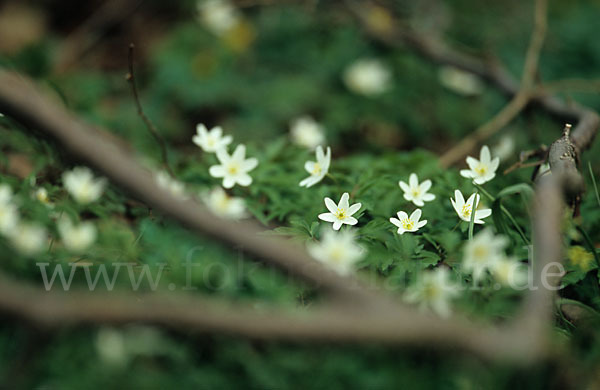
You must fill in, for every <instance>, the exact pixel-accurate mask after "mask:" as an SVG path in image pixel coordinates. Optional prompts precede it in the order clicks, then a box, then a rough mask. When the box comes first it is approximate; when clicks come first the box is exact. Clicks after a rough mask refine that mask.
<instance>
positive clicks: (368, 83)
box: [343, 58, 392, 96]
mask: <svg viewBox="0 0 600 390" xmlns="http://www.w3.org/2000/svg"><path fill="white" fill-rule="evenodd" d="M343 78H344V82H345V83H346V86H347V87H348V88H349V89H350V90H352V91H353V92H356V93H358V94H362V95H365V96H375V95H379V94H381V93H383V92H385V91H386V90H388V89H389V87H390V84H391V82H392V74H391V72H390V70H389V68H388V67H387V66H385V65H384V64H383V63H382V62H381V61H379V60H376V59H372V58H365V59H360V60H357V61H355V62H354V63H352V64H351V65H350V66H349V67H348V68H347V69H346V70H345V72H344V76H343Z"/></svg>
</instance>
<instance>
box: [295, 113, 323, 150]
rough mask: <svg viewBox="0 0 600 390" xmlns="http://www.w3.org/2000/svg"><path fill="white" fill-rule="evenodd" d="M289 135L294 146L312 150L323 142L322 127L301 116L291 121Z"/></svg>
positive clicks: (310, 118)
mask: <svg viewBox="0 0 600 390" xmlns="http://www.w3.org/2000/svg"><path fill="white" fill-rule="evenodd" d="M290 134H291V136H292V141H294V143H295V144H297V145H300V146H304V147H306V148H309V149H314V148H316V147H317V146H319V145H322V144H323V143H324V142H325V133H324V131H323V126H322V125H321V124H320V123H318V122H316V121H315V120H314V119H313V118H312V117H310V116H301V117H299V118H296V119H294V120H293V121H292V123H291V125H290Z"/></svg>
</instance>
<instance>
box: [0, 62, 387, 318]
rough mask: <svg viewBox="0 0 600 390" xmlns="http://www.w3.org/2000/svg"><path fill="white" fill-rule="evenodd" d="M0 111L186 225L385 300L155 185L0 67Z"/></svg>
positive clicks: (245, 225) (348, 290) (335, 285)
mask: <svg viewBox="0 0 600 390" xmlns="http://www.w3.org/2000/svg"><path fill="white" fill-rule="evenodd" d="M0 112H3V113H5V114H6V115H9V116H11V117H13V118H15V119H17V120H18V121H20V122H21V123H23V124H25V125H27V126H30V127H31V128H33V129H35V130H38V131H41V132H42V133H45V134H47V135H48V136H50V137H52V138H54V139H56V140H57V141H58V142H59V143H60V144H61V145H62V146H63V147H64V148H65V149H66V150H67V151H68V152H70V153H72V154H73V155H74V156H75V157H77V158H79V159H81V160H82V161H85V162H86V163H88V164H89V165H91V166H93V167H95V168H97V169H98V170H99V171H101V172H102V173H104V174H105V175H106V176H108V177H109V178H110V179H111V180H112V181H113V182H114V183H115V184H117V185H119V186H120V187H121V188H123V189H125V190H127V191H129V192H130V193H131V194H132V195H134V196H136V197H137V198H139V199H141V200H142V201H144V202H145V203H147V204H148V205H150V206H152V207H154V208H156V209H157V210H160V211H162V212H163V213H164V214H165V215H167V216H169V217H172V218H174V219H176V220H178V221H180V222H181V223H183V224H184V225H185V226H187V227H189V228H191V229H193V230H196V231H198V232H201V233H202V234H206V235H209V236H212V237H214V238H216V239H217V240H219V241H221V242H223V243H224V244H226V245H230V246H231V247H234V248H239V249H240V250H242V251H244V252H246V253H248V254H251V255H254V256H257V257H258V258H260V259H262V260H265V261H267V262H268V263H270V264H273V265H275V266H278V267H280V268H283V269H284V270H286V271H288V272H290V273H292V274H293V275H295V276H298V277H300V278H303V279H305V280H308V281H310V282H312V283H314V284H316V285H317V286H318V287H320V288H323V289H325V290H328V291H329V292H333V293H335V294H337V295H340V296H344V297H346V298H349V299H350V300H355V299H358V300H364V299H369V300H373V301H374V303H373V304H374V305H375V306H377V302H380V303H382V304H383V302H384V301H386V299H385V297H384V298H381V297H380V298H377V299H376V298H375V297H374V295H375V294H374V293H372V292H371V291H368V290H367V289H366V288H365V287H363V286H362V285H360V283H359V282H358V281H356V280H354V279H350V278H343V277H340V276H338V275H337V274H336V273H334V272H332V271H330V270H328V269H326V268H324V267H323V266H322V265H321V264H320V263H318V262H316V261H314V260H313V259H311V258H310V257H309V256H308V255H307V254H306V252H305V251H304V250H303V249H302V248H301V247H299V246H294V245H291V244H289V243H288V242H285V241H284V240H282V239H278V238H275V237H266V236H261V235H259V234H258V233H260V232H262V229H261V228H260V227H258V226H257V225H256V224H254V223H251V222H232V221H227V220H223V219H219V218H215V217H214V216H213V215H212V214H210V213H209V212H208V210H206V208H205V207H204V206H202V205H200V204H199V203H198V202H196V201H194V200H187V201H181V200H179V199H176V198H174V197H173V196H172V195H171V194H170V193H169V192H168V191H166V190H164V189H162V188H161V187H159V186H158V185H157V184H156V181H155V180H154V177H153V175H152V174H151V172H149V171H148V170H146V169H144V168H143V167H142V166H141V165H140V164H138V163H137V162H136V161H135V159H134V158H133V157H131V156H130V153H129V152H128V151H126V150H123V149H122V148H120V147H119V146H117V145H116V144H114V143H112V142H110V141H109V140H108V137H107V136H106V135H105V133H103V132H102V131H100V130H99V129H95V128H92V127H90V126H89V125H87V124H85V123H83V122H81V121H80V120H78V119H77V118H75V117H73V116H72V115H71V114H70V113H68V112H67V111H66V110H65V109H64V108H63V107H62V106H60V105H58V104H56V103H55V102H53V101H50V100H48V99H47V98H44V97H42V95H41V94H40V93H39V92H38V91H37V89H36V88H35V87H34V86H33V85H32V84H31V83H30V82H28V81H26V79H24V78H22V77H21V76H18V75H15V74H11V73H8V72H5V71H2V70H0Z"/></svg>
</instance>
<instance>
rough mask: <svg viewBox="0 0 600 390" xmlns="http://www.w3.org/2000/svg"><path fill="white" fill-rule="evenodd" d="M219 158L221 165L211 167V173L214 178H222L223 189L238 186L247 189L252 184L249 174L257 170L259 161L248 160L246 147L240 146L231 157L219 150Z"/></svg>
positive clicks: (224, 151) (223, 150)
mask: <svg viewBox="0 0 600 390" xmlns="http://www.w3.org/2000/svg"><path fill="white" fill-rule="evenodd" d="M217 158H218V159H219V162H220V163H221V164H220V165H213V166H212V167H210V169H209V173H210V175H211V176H212V177H217V178H221V177H222V178H223V187H225V188H232V187H233V186H234V185H236V184H239V185H241V186H243V187H247V186H249V185H250V184H252V177H250V175H248V172H250V171H251V170H253V169H254V168H256V166H257V165H258V160H257V159H255V158H248V159H247V158H246V147H245V146H244V145H238V146H237V148H235V151H234V152H233V154H232V155H229V153H227V151H226V150H225V149H219V150H217Z"/></svg>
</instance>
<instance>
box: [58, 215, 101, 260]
mask: <svg viewBox="0 0 600 390" xmlns="http://www.w3.org/2000/svg"><path fill="white" fill-rule="evenodd" d="M58 232H59V233H60V238H61V239H62V242H63V244H64V246H65V248H67V250H69V251H71V252H83V251H84V250H86V249H87V248H88V247H89V246H90V245H92V244H93V243H94V241H96V235H97V231H96V227H95V226H94V224H93V223H91V222H82V223H80V224H79V225H77V226H75V225H73V223H72V222H71V220H70V219H69V218H67V217H63V218H61V220H60V221H58Z"/></svg>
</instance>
